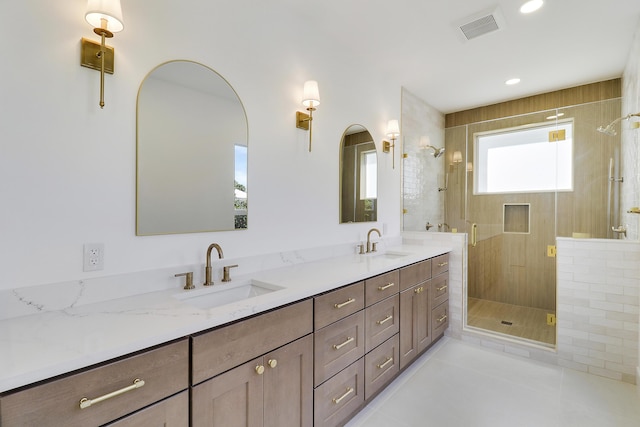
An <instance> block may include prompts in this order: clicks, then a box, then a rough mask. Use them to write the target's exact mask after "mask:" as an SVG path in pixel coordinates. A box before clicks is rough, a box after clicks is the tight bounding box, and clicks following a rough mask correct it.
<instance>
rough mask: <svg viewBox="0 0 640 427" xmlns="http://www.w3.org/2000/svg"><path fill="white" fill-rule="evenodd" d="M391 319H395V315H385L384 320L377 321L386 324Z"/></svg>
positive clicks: (379, 323)
mask: <svg viewBox="0 0 640 427" xmlns="http://www.w3.org/2000/svg"><path fill="white" fill-rule="evenodd" d="M391 319H393V316H392V315H388V316H387V317H385V318H384V319H382V320H378V321H377V322H376V323H377V324H378V325H384V324H385V323H387V322H388V321H389V320H391Z"/></svg>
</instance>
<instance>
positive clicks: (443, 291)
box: [430, 273, 449, 308]
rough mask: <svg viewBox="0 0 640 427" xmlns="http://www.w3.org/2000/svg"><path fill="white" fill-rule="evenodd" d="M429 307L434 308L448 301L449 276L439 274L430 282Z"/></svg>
mask: <svg viewBox="0 0 640 427" xmlns="http://www.w3.org/2000/svg"><path fill="white" fill-rule="evenodd" d="M430 292H431V307H433V308H435V307H437V306H439V305H440V304H442V303H443V302H444V301H446V300H448V299H449V275H448V274H446V273H445V274H441V275H440V276H435V277H434V278H433V279H432V280H431V287H430Z"/></svg>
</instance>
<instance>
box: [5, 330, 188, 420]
mask: <svg viewBox="0 0 640 427" xmlns="http://www.w3.org/2000/svg"><path fill="white" fill-rule="evenodd" d="M135 379H140V380H142V381H144V385H143V386H141V387H139V388H132V389H131V390H129V391H126V392H124V393H122V394H119V395H116V396H113V397H111V398H108V399H105V400H102V401H100V402H96V400H97V399H98V398H99V397H103V396H106V395H108V394H110V393H112V392H114V391H118V390H123V389H126V388H127V387H130V386H132V385H133V384H134V380H135ZM187 387H189V342H188V340H186V339H184V340H181V341H178V342H175V343H173V344H168V345H165V346H162V347H159V348H156V349H153V350H149V351H146V352H144V353H140V354H136V355H133V356H130V357H127V358H125V359H122V360H119V361H116V362H112V363H108V364H106V365H103V366H99V367H96V368H92V369H89V370H87V371H84V372H80V373H77V374H72V375H69V376H67V377H64V378H61V379H58V380H54V381H51V382H47V383H44V384H41V385H38V386H34V387H31V388H28V389H25V390H22V391H18V392H16V393H13V394H8V395H6V396H3V397H2V398H1V399H0V414H1V416H0V425H3V426H18V425H30V426H51V425H61V424H64V425H65V426H66V427H68V426H91V425H102V424H105V423H107V422H109V421H112V420H115V419H116V418H119V417H121V416H123V415H126V414H129V413H131V412H134V411H136V410H138V409H141V408H143V407H145V406H148V405H150V404H152V403H155V402H157V401H159V400H162V399H164V398H165V397H167V396H171V395H172V394H175V393H178V392H179V391H181V390H185V389H186V388H187ZM83 398H87V399H91V400H92V401H93V402H94V403H93V404H92V405H91V406H89V407H85V408H84V409H80V400H81V399H83Z"/></svg>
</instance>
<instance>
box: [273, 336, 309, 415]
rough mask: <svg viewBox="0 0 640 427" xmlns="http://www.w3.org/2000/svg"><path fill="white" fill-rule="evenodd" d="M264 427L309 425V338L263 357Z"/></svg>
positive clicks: (301, 339)
mask: <svg viewBox="0 0 640 427" xmlns="http://www.w3.org/2000/svg"><path fill="white" fill-rule="evenodd" d="M264 361H265V364H264V366H265V373H264V427H282V426H300V427H306V426H308V427H311V426H313V336H312V335H307V336H306V337H304V338H300V339H299V340H297V341H294V342H292V343H291V344H288V345H286V346H284V347H282V348H280V349H278V350H276V351H273V352H271V353H269V354H267V355H265V356H264Z"/></svg>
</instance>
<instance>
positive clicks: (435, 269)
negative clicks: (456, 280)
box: [431, 254, 449, 277]
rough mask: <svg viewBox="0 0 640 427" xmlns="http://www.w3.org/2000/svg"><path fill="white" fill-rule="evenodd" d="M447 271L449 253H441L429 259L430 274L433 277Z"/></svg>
mask: <svg viewBox="0 0 640 427" xmlns="http://www.w3.org/2000/svg"><path fill="white" fill-rule="evenodd" d="M445 271H449V254H443V255H440V256H437V257H435V258H432V259H431V274H432V275H433V277H435V276H437V275H438V274H442V273H444V272H445Z"/></svg>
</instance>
